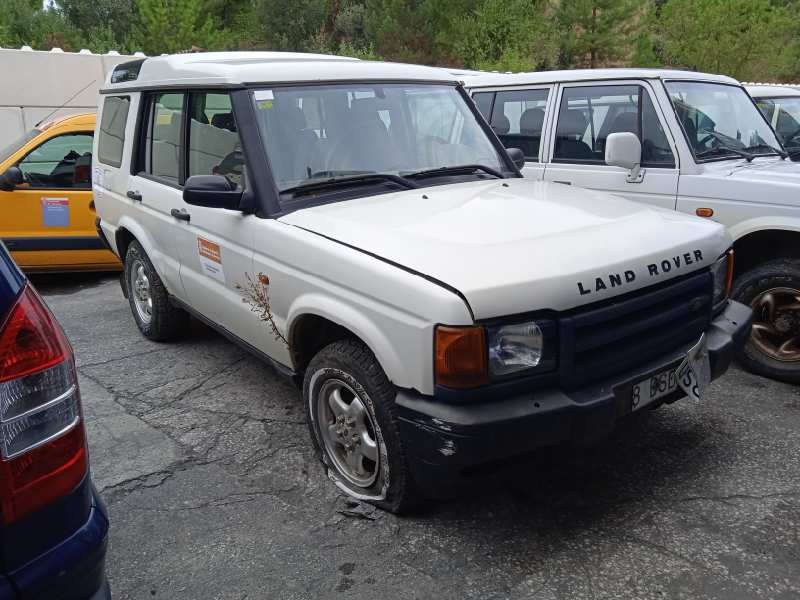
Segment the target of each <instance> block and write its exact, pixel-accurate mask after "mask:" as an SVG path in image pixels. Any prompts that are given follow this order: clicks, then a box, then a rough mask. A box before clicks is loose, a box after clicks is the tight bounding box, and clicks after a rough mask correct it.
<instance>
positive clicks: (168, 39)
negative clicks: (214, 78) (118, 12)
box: [128, 0, 226, 54]
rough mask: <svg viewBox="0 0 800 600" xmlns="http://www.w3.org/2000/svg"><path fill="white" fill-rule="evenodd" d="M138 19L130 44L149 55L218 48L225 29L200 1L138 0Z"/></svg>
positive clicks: (223, 43)
mask: <svg viewBox="0 0 800 600" xmlns="http://www.w3.org/2000/svg"><path fill="white" fill-rule="evenodd" d="M135 2H136V4H135V8H136V10H137V13H138V15H137V18H136V21H135V25H134V28H133V36H132V37H131V39H130V41H129V42H128V44H129V45H130V46H134V47H138V48H141V49H142V50H143V51H144V52H145V53H147V54H161V53H164V52H166V53H174V52H185V51H188V50H191V49H192V47H198V48H202V49H205V50H216V49H219V48H221V47H224V45H225V41H226V38H225V32H224V31H222V30H221V28H220V27H219V25H218V23H216V22H215V20H214V19H213V17H212V16H211V15H210V14H209V12H208V11H207V10H206V6H205V3H204V2H201V1H198V0H135Z"/></svg>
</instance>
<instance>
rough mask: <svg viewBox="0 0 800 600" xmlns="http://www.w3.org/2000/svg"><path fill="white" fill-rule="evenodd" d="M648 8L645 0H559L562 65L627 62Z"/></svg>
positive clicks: (574, 65) (590, 66) (557, 23)
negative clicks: (643, 0)
mask: <svg viewBox="0 0 800 600" xmlns="http://www.w3.org/2000/svg"><path fill="white" fill-rule="evenodd" d="M646 9H647V3H645V2H642V0H560V1H559V2H558V3H557V4H556V5H555V22H556V27H557V30H558V39H559V64H560V66H562V67H589V68H592V69H593V68H596V67H601V66H606V65H609V64H626V63H627V61H628V59H629V58H630V55H631V48H632V44H633V42H634V40H635V37H636V33H637V29H638V27H639V25H640V24H641V23H642V22H643V19H644V18H645V15H644V13H645V11H646Z"/></svg>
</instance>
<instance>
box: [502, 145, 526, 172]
mask: <svg viewBox="0 0 800 600" xmlns="http://www.w3.org/2000/svg"><path fill="white" fill-rule="evenodd" d="M506 153H507V154H508V158H510V159H511V162H513V163H514V165H515V166H516V167H517V168H518V169H521V168H522V167H524V166H525V153H524V152H522V150H520V149H519V148H507V149H506Z"/></svg>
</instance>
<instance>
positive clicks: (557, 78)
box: [461, 69, 739, 88]
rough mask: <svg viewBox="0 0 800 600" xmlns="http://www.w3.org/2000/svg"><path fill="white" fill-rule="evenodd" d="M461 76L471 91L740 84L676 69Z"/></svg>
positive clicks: (584, 70)
mask: <svg viewBox="0 0 800 600" xmlns="http://www.w3.org/2000/svg"><path fill="white" fill-rule="evenodd" d="M461 75H462V76H463V79H464V82H465V85H466V86H467V87H469V88H474V87H495V86H505V85H536V84H540V83H561V82H572V81H597V80H602V79H683V80H686V79H688V80H692V81H713V82H719V83H732V84H736V85H738V84H739V82H738V81H736V80H735V79H733V78H731V77H727V76H725V75H712V74H710V73H698V72H696V71H680V70H676V69H573V70H569V71H537V72H532V73H481V74H480V75H473V76H466V75H465V74H463V73H462V74H461Z"/></svg>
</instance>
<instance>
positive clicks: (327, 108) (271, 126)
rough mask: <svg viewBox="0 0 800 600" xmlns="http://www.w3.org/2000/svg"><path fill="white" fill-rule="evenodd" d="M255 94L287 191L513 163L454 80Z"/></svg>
mask: <svg viewBox="0 0 800 600" xmlns="http://www.w3.org/2000/svg"><path fill="white" fill-rule="evenodd" d="M253 100H254V103H255V107H256V116H257V119H258V125H259V128H260V130H261V138H262V140H263V142H264V145H265V150H266V151H267V155H268V156H269V161H270V169H271V171H272V175H273V177H274V179H275V182H276V184H277V186H278V188H279V190H281V191H283V190H287V189H290V188H292V187H294V186H297V185H300V184H306V183H309V182H314V181H319V180H324V179H329V178H331V177H345V176H348V175H350V176H352V175H355V174H363V173H382V174H385V173H388V174H393V175H398V176H404V175H406V174H409V173H414V172H417V171H424V170H429V169H437V168H442V167H447V166H456V165H474V164H480V165H485V166H487V167H489V168H491V169H494V170H498V171H505V170H507V165H506V164H505V163H504V161H503V157H501V155H500V154H499V153H498V150H497V148H495V146H494V145H493V144H492V142H491V140H490V138H489V137H488V136H487V135H486V132H485V131H484V129H483V128H482V127H481V126H480V123H479V122H478V120H477V119H476V116H475V114H474V113H473V112H472V110H471V109H470V107H469V105H468V104H467V102H465V101H464V99H463V97H462V96H461V94H460V93H459V92H458V91H457V89H456V88H455V87H454V86H450V85H432V84H394V83H388V84H361V83H352V84H325V85H314V86H282V87H276V88H274V89H259V90H255V91H254V94H253ZM468 176H471V175H468ZM426 181H427V180H426ZM431 181H432V179H431Z"/></svg>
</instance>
